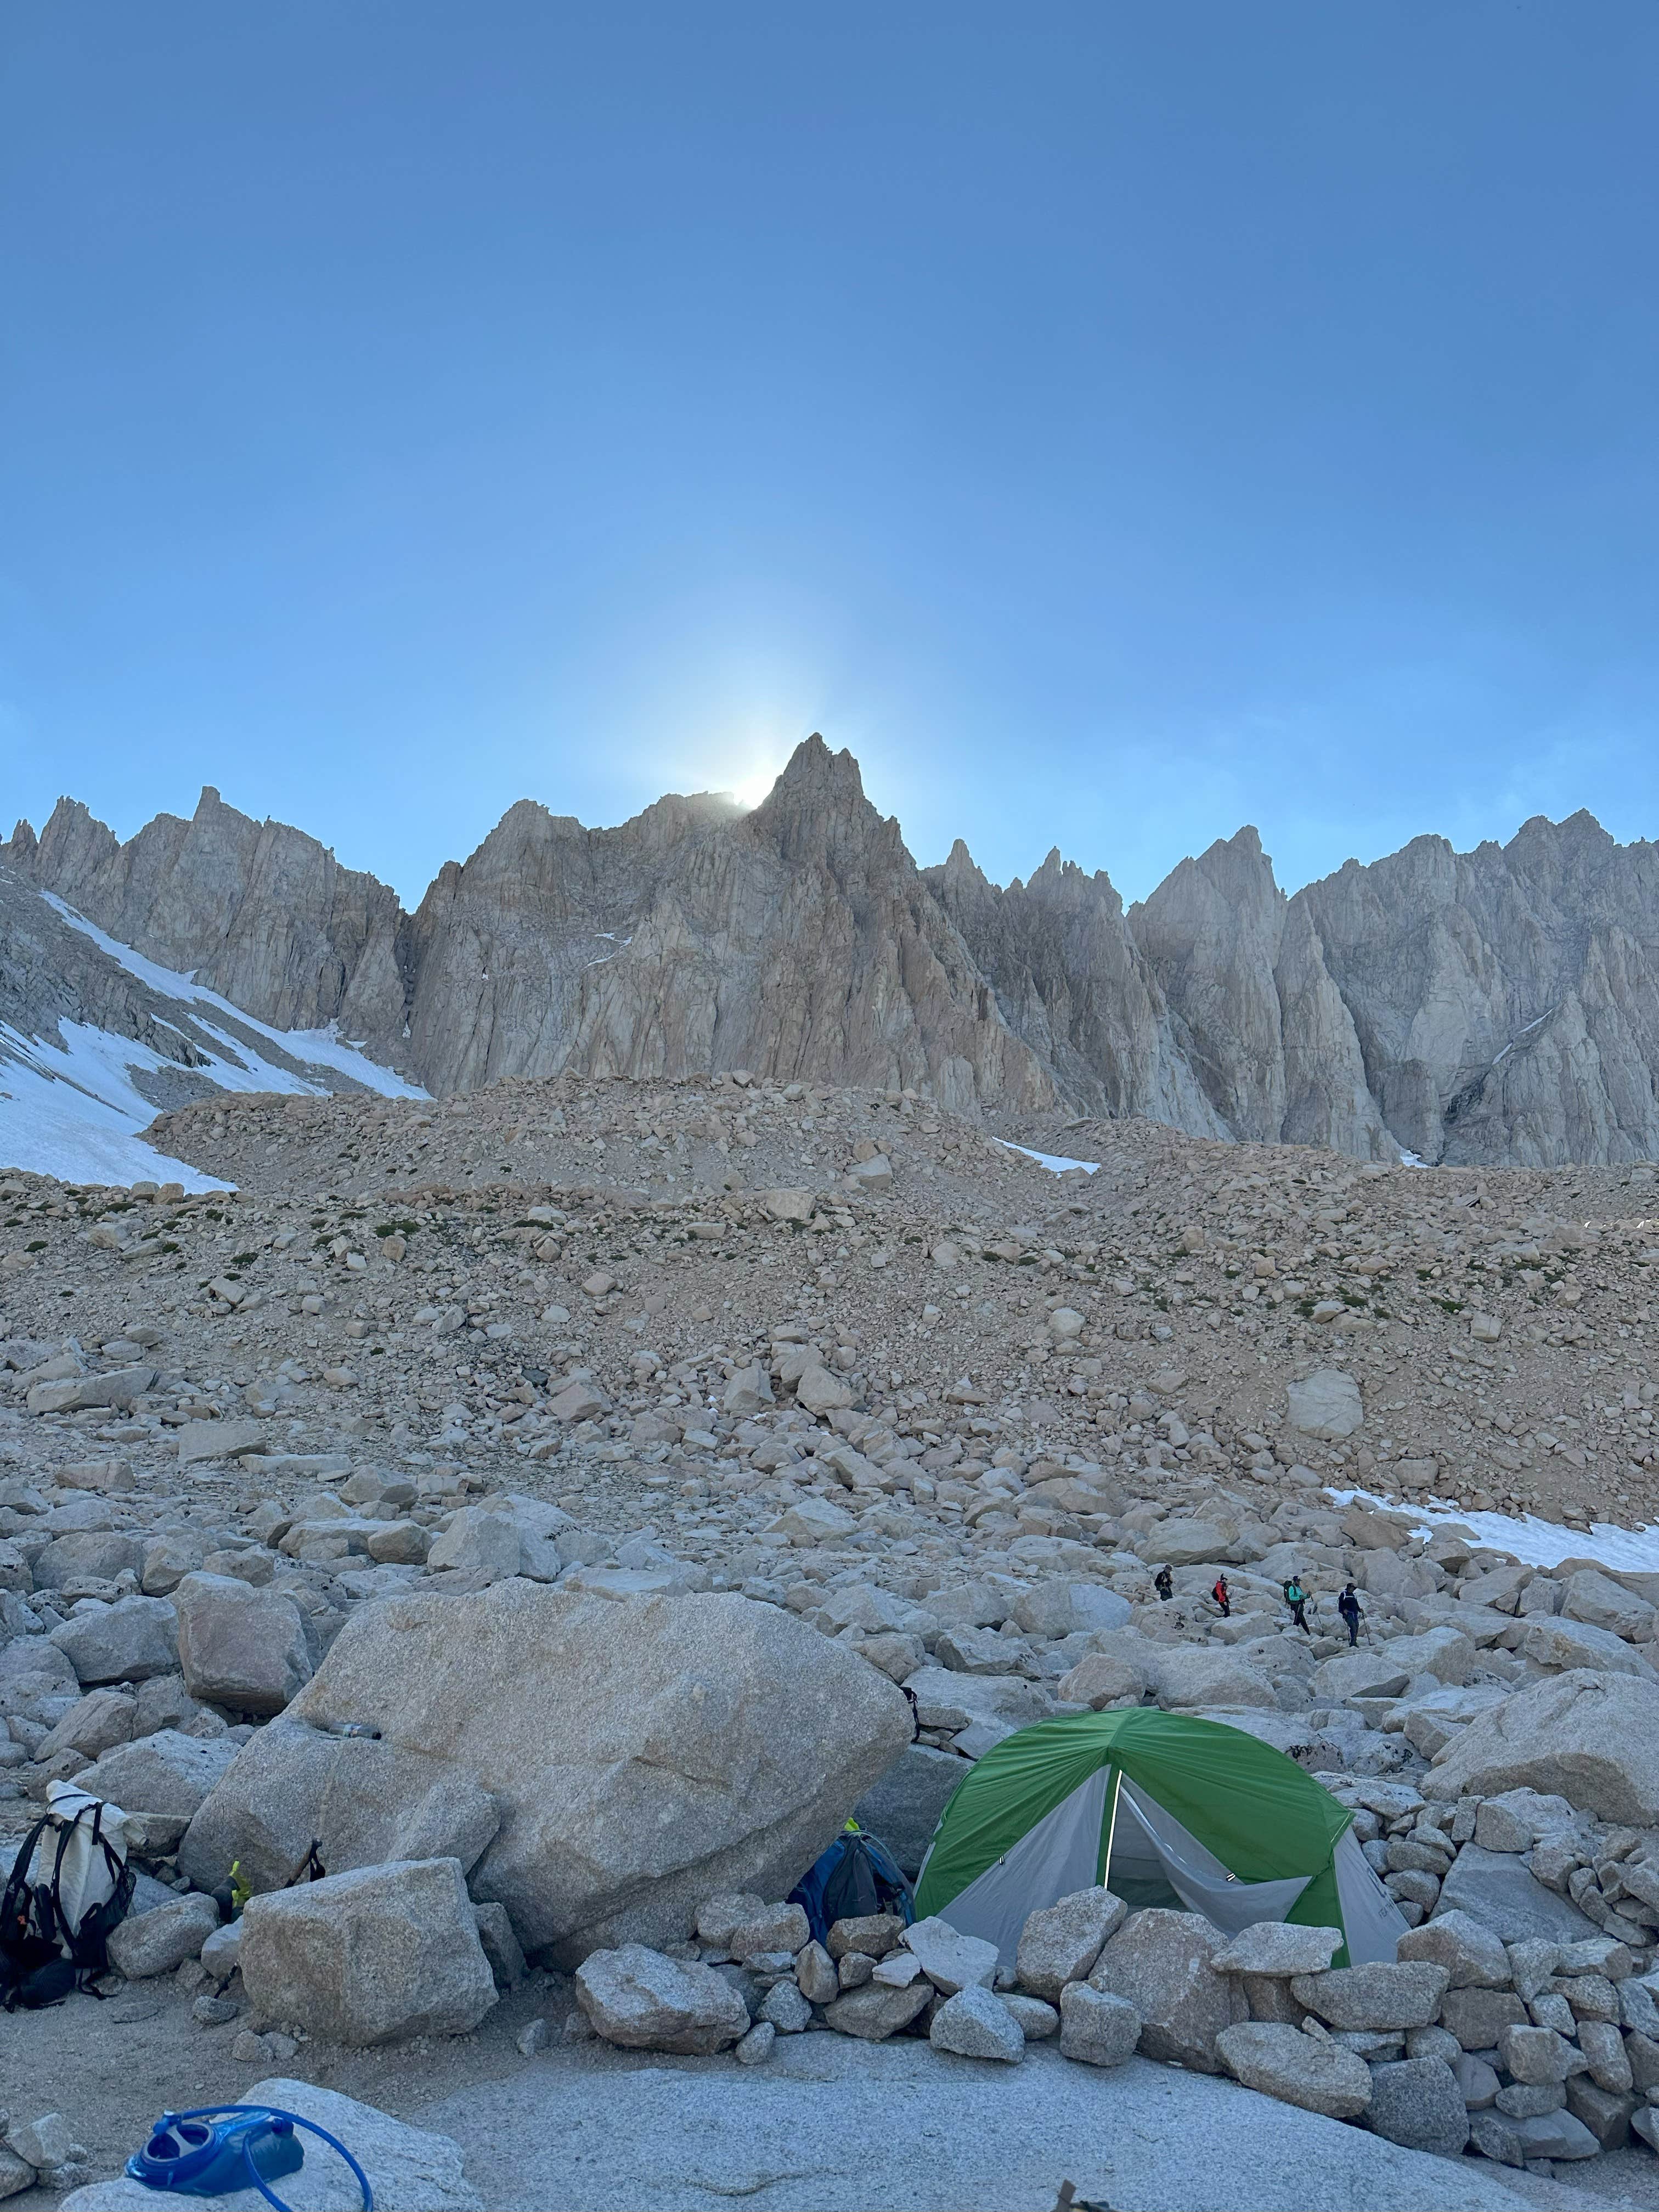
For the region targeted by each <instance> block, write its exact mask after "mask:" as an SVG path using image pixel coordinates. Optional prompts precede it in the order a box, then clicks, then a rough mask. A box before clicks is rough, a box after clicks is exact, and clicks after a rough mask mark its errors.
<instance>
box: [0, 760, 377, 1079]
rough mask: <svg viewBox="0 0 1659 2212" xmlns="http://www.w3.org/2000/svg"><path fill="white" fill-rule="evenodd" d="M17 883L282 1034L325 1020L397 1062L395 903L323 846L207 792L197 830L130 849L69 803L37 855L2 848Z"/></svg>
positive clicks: (151, 835) (162, 817)
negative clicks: (22, 879) (36, 888)
mask: <svg viewBox="0 0 1659 2212" xmlns="http://www.w3.org/2000/svg"><path fill="white" fill-rule="evenodd" d="M0 857H5V858H9V860H11V861H12V863H13V865H14V866H15V867H16V868H17V869H18V870H19V872H21V873H23V874H25V875H27V876H28V877H29V878H32V879H33V881H34V882H36V883H38V884H40V886H41V887H42V888H43V889H45V890H50V891H53V892H55V893H56V894H57V896H58V897H59V898H61V899H62V900H63V901H64V904H65V905H67V906H72V907H73V908H75V910H76V913H77V914H82V915H85V916H86V918H87V920H88V921H92V922H95V923H96V924H97V925H98V927H99V928H100V929H102V930H104V931H106V933H108V934H109V935H110V936H111V937H113V938H117V939H119V940H120V942H121V943H122V944H123V945H133V946H135V947H136V948H137V951H140V952H142V953H143V955H144V957H146V958H147V959H149V960H155V961H157V962H159V963H161V966H163V967H165V968H173V969H185V970H188V969H194V970H195V972H196V979H197V981H198V982H200V983H203V984H205V985H206V986H207V987H209V988H210V989H211V990H215V991H218V992H221V993H222V994H223V995H224V996H225V997H226V998H227V999H230V1000H234V1002H235V1004H236V1005H237V1006H240V1007H241V1008H243V1009H244V1011H245V1012H247V1013H250V1014H252V1015H253V1016H255V1017H256V1018H258V1020H260V1021H264V1022H270V1023H273V1024H275V1025H276V1027H277V1028H279V1029H297V1030H310V1029H324V1028H326V1027H327V1025H328V1024H329V1023H330V1022H338V1023H339V1024H340V1026H341V1027H342V1028H343V1029H344V1030H349V1032H350V1034H351V1035H352V1036H361V1037H362V1038H364V1039H365V1040H367V1041H368V1042H371V1043H372V1044H373V1045H374V1047H375V1048H376V1049H377V1050H378V1051H380V1054H381V1056H382V1057H388V1058H389V1057H391V1056H392V1048H393V1047H394V1046H395V1045H396V1043H397V1042H398V1039H399V1038H400V1037H401V1035H402V1032H403V1027H404V1002H405V986H404V977H403V974H402V969H401V961H402V931H403V927H404V915H403V913H402V911H401V909H400V908H399V906H398V895H397V893H396V892H395V891H392V890H388V889H387V888H386V885H385V884H381V883H377V882H376V881H375V879H374V877H373V876H368V875H362V874H359V873H357V872H356V871H355V870H353V869H350V868H343V867H342V866H340V864H339V862H338V861H337V860H336V859H335V857H334V855H333V854H332V853H331V852H330V851H328V849H327V848H325V846H322V845H319V843H318V842H317V841H316V839H315V838H314V837H307V836H305V835H304V834H303V832H302V831H301V830H298V829H289V828H288V827H287V826H286V825H285V824H284V823H280V822H252V821H250V820H249V818H248V817H247V816H246V814H239V813H238V812H237V811H236V810H235V808H234V806H227V805H225V803H224V801H223V800H222V799H221V798H220V796H219V794H218V793H217V792H216V791H215V790H214V789H213V787H211V785H210V786H209V787H207V788H206V789H205V790H204V792H203V793H202V797H201V801H200V804H199V805H197V809H196V811H195V814H194V815H193V816H192V817H191V819H190V820H189V821H188V822H185V821H182V820H180V818H179V817H178V816H177V815H176V814H158V815H157V816H156V817H155V820H154V821H153V822H149V823H146V824H145V825H144V827H143V829H141V830H140V831H139V832H138V834H137V836H136V837H131V838H129V839H128V841H127V842H126V843H125V845H123V844H122V843H121V842H119V841H118V839H117V838H116V836H114V835H113V833H112V831H110V830H108V829H106V828H105V826H104V824H103V823H101V822H96V821H94V819H93V817H92V816H91V815H90V814H89V813H88V811H87V810H86V808H85V807H84V806H82V805H81V804H80V802H79V801H78V800H77V799H59V800H58V804H57V805H56V806H55V807H54V808H53V809H52V817H51V819H50V820H49V821H48V823H46V828H45V829H43V830H42V831H41V833H40V841H39V842H38V844H37V843H36V842H35V840H34V837H33V832H32V831H30V829H29V827H28V824H27V823H19V824H18V829H17V833H16V834H15V836H14V837H13V840H12V843H11V844H10V845H9V846H0Z"/></svg>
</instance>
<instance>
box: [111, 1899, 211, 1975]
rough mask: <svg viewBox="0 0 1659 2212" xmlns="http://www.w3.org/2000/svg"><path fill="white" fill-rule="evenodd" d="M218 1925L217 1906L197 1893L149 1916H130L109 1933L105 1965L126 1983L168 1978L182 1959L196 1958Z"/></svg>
mask: <svg viewBox="0 0 1659 2212" xmlns="http://www.w3.org/2000/svg"><path fill="white" fill-rule="evenodd" d="M218 1925H219V1908H218V1906H217V1905H216V1904H215V1903H214V1901H213V1899H211V1898H210V1897H203V1896H201V1895H200V1894H199V1893H193V1894H191V1896H189V1897H180V1898H176V1899H174V1900H173V1903H172V1904H171V1905H157V1906H156V1907H155V1911H152V1912H139V1913H130V1914H129V1915H128V1917H126V1918H125V1920H123V1921H121V1922H120V1923H118V1926H116V1927H115V1928H113V1929H111V1931H110V1938H109V1962H110V1964H111V1966H113V1967H114V1969H115V1971H116V1972H117V1973H118V1974H125V1976H126V1978H127V1979H128V1981H130V1982H137V1981H142V1980H143V1978H145V1976H146V1975H149V1974H170V1973H171V1972H173V1968H174V1967H175V1966H182V1965H183V1964H184V1962H185V1960H186V1959H195V1958H199V1957H200V1955H201V1952H202V1947H203V1946H204V1943H205V1942H207V1940H208V1938H209V1936H211V1935H213V1934H214V1933H215V1932H216V1929H217V1928H218Z"/></svg>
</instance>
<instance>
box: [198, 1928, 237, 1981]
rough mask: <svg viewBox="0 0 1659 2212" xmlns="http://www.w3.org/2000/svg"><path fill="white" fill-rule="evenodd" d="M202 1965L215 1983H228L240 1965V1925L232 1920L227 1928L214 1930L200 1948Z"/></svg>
mask: <svg viewBox="0 0 1659 2212" xmlns="http://www.w3.org/2000/svg"><path fill="white" fill-rule="evenodd" d="M201 1957H202V1964H203V1965H204V1966H205V1967H206V1968H207V1970H208V1972H209V1973H210V1974H211V1975H212V1977H213V1978H214V1980H215V1981H216V1982H218V1983H219V1984H224V1983H226V1982H228V1980H229V1979H230V1978H231V1976H232V1975H233V1974H234V1972H236V1970H237V1968H238V1967H239V1966H240V1965H241V1963H242V1923H241V1922H240V1920H233V1921H232V1922H231V1923H230V1925H229V1926H228V1928H216V1929H214V1930H213V1931H212V1933H211V1934H210V1936H209V1937H208V1939H207V1941H206V1942H204V1944H203V1946H202V1953H201Z"/></svg>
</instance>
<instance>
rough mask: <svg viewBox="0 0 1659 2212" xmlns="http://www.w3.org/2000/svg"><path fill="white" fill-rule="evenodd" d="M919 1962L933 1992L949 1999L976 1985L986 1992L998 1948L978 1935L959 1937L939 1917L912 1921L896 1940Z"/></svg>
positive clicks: (994, 1976) (955, 1931) (993, 1970)
mask: <svg viewBox="0 0 1659 2212" xmlns="http://www.w3.org/2000/svg"><path fill="white" fill-rule="evenodd" d="M899 1941H900V1942H902V1944H903V1946H904V1948H905V1949H906V1950H907V1951H908V1952H910V1953H911V1954H913V1955H914V1956H915V1958H917V1959H918V1960H921V1970H922V1972H923V1973H925V1974H926V1975H927V1978H928V1980H929V1981H930V1982H931V1983H932V1984H933V1987H934V1988H935V1989H936V1990H943V1991H944V1993H945V1996H954V1995H955V1994H956V1992H957V1990H964V1989H971V1988H973V1987H974V1986H975V1984H980V1985H982V1986H983V1987H985V1988H987V1989H988V1988H989V1987H990V1985H991V1984H992V1982H993V1981H994V1980H995V1978H996V1971H997V1947H996V1945H995V1944H994V1943H987V1942H986V1941H985V1939H984V1938H983V1937H982V1936H962V1935H958V1934H957V1930H956V1929H954V1928H952V1927H951V1924H950V1923H949V1921H947V1920H941V1919H940V1918H939V1916H938V1914H937V1913H935V1914H933V1915H931V1916H930V1917H928V1918H927V1919H926V1920H918V1921H915V1922H914V1923H912V1924H911V1926H909V1927H908V1928H907V1929H905V1931H904V1933H903V1935H902V1936H901V1937H900V1938H899Z"/></svg>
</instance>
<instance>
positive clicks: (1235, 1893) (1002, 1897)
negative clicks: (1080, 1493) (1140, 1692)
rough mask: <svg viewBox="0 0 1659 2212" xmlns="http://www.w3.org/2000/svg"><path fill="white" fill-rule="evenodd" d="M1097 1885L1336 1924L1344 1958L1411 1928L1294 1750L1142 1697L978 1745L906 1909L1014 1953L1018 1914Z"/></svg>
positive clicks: (1174, 1902)
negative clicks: (1292, 1755) (980, 1751)
mask: <svg viewBox="0 0 1659 2212" xmlns="http://www.w3.org/2000/svg"><path fill="white" fill-rule="evenodd" d="M1100 1882H1103V1883H1105V1885H1106V1886H1107V1887H1109V1889H1110V1890H1111V1891H1112V1892H1113V1893H1115V1895H1116V1896H1119V1897H1121V1898H1122V1899H1124V1900H1125V1902H1126V1903H1127V1904H1128V1905H1133V1906H1141V1905H1169V1906H1174V1907H1176V1909H1182V1908H1184V1909H1185V1910H1187V1911H1192V1912H1201V1913H1203V1914H1204V1916H1205V1917H1206V1919H1208V1920H1211V1921H1212V1922H1213V1923H1214V1924H1215V1925H1216V1926H1217V1927H1218V1928H1219V1929H1224V1930H1225V1932H1226V1933H1227V1934H1229V1935H1235V1934H1237V1931H1238V1930H1239V1929H1242V1928H1248V1927H1249V1926H1250V1925H1251V1924H1252V1923H1254V1922H1255V1921H1258V1920H1290V1921H1294V1922H1296V1923H1297V1924H1298V1925H1300V1926H1303V1927H1317V1928H1340V1929H1342V1931H1343V1936H1344V1947H1345V1948H1343V1949H1342V1950H1340V1951H1339V1952H1338V1953H1337V1955H1336V1964H1337V1965H1339V1966H1358V1965H1360V1964H1362V1963H1364V1961H1367V1960H1374V1959H1383V1960H1389V1961H1390V1962H1392V1960H1393V1959H1394V1955H1395V1942H1397V1941H1398V1939H1399V1937H1400V1936H1401V1935H1402V1934H1403V1933H1404V1932H1405V1929H1406V1920H1405V1916H1404V1915H1403V1914H1402V1913H1401V1911H1400V1909H1399V1907H1398V1905H1395V1901H1394V1899H1393V1898H1392V1897H1390V1896H1389V1893H1388V1891H1387V1890H1386V1889H1384V1887H1383V1885H1382V1883H1381V1882H1380V1881H1378V1880H1377V1878H1376V1875H1375V1873H1374V1872H1373V1871H1372V1869H1371V1867H1370V1863H1369V1862H1368V1861H1367V1859H1366V1857H1365V1855H1364V1852H1363V1851H1362V1850H1360V1848H1359V1844H1358V1841H1357V1840H1356V1838H1355V1837H1354V1834H1353V1814H1352V1813H1351V1812H1350V1811H1349V1810H1348V1808H1346V1806H1345V1805H1339V1804H1338V1802H1337V1801H1336V1799H1335V1798H1334V1797H1333V1796H1332V1795H1331V1793H1330V1791H1329V1790H1326V1789H1323V1788H1322V1787H1321V1785H1320V1784H1318V1783H1317V1782H1316V1781H1315V1780H1314V1778H1313V1777H1312V1776H1311V1775H1310V1774H1308V1773H1305V1772H1304V1770H1303V1769H1302V1768H1301V1767H1299V1766H1298V1765H1297V1764H1296V1762H1295V1760H1294V1759H1286V1758H1285V1754H1284V1753H1283V1752H1279V1751H1275V1750H1274V1749H1273V1747H1272V1746H1271V1745H1270V1744H1265V1743H1262V1742H1261V1741H1258V1739H1257V1738H1256V1737H1255V1736H1253V1735H1245V1734H1244V1732H1243V1729H1233V1728H1226V1727H1224V1726H1223V1725H1222V1724H1221V1723H1219V1722H1217V1721H1205V1720H1197V1719H1194V1717H1191V1716H1190V1715H1188V1714H1185V1713H1165V1712H1160V1711H1158V1709H1157V1708H1156V1707H1155V1706H1149V1705H1133V1706H1124V1707H1121V1708H1120V1709H1119V1710H1117V1711H1109V1712H1103V1713H1078V1714H1075V1715H1073V1716H1070V1717H1067V1718H1065V1719H1062V1720H1053V1721H1039V1722H1038V1723H1036V1726H1035V1727H1033V1728H1026V1729H1019V1730H1018V1733H1017V1734H1015V1735H1010V1736H1005V1737H1004V1738H1003V1740H1002V1741H1001V1742H1000V1744H997V1745H995V1746H994V1747H993V1748H992V1749H991V1750H990V1751H988V1752H987V1753H986V1754H985V1756H984V1757H983V1758H982V1759H980V1760H979V1761H978V1762H977V1764H976V1765H974V1766H973V1767H971V1768H970V1769H969V1771H968V1773H967V1774H966V1775H964V1777H963V1779H962V1780H961V1781H960V1782H959V1783H958V1784H957V1787H956V1789H955V1790H954V1791H953V1792H952V1793H951V1797H950V1799H949V1801H948V1802H947V1803H946V1805H945V1810H944V1812H943V1813H942V1814H940V1816H939V1826H938V1827H937V1829H936V1830H935V1831H934V1834H933V1843H932V1844H931V1845H930V1846H929V1848H928V1852H927V1858H926V1859H925V1860H924V1861H923V1863H922V1869H921V1876H920V1878H919V1880H918V1881H917V1885H916V1911H917V1914H918V1915H919V1916H926V1915H927V1914H930V1913H939V1914H940V1915H941V1916H942V1917H944V1918H945V1919H947V1920H948V1921H949V1922H950V1923H951V1926H952V1927H953V1928H955V1929H958V1930H959V1931H960V1932H961V1933H962V1934H963V1935H965V1936H984V1937H985V1938H986V1939H987V1941H989V1942H993V1943H994V1944H995V1945H996V1947H997V1949H998V1951H999V1953H1000V1955H1001V1958H1002V1961H1003V1964H1004V1965H1005V1966H1012V1964H1013V1960H1014V1951H1015V1947H1016V1946H1017V1944H1018V1941H1019V1932H1020V1929H1022V1928H1023V1927H1024V1924H1025V1917H1026V1915H1027V1914H1028V1913H1030V1912H1035V1911H1037V1909H1038V1908H1039V1907H1040V1906H1042V1905H1053V1904H1054V1902H1055V1901H1056V1899H1060V1898H1062V1897H1066V1896H1069V1895H1070V1894H1071V1893H1073V1891H1075V1890H1079V1889H1089V1888H1091V1887H1094V1885H1095V1884H1097V1883H1100Z"/></svg>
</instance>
